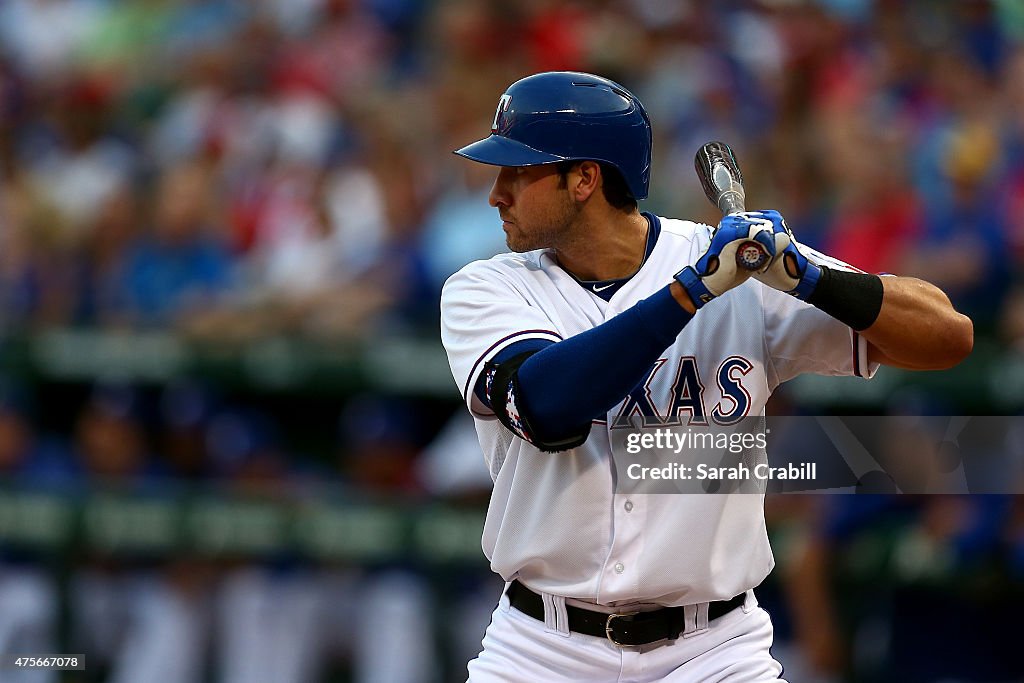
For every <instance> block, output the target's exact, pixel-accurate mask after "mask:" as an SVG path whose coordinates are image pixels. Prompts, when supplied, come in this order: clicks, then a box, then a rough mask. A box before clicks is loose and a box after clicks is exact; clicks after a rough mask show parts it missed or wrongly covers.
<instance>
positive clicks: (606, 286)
mask: <svg viewBox="0 0 1024 683" xmlns="http://www.w3.org/2000/svg"><path fill="white" fill-rule="evenodd" d="M614 286H615V283H614V282H613V283H611V284H609V285H605V286H604V287H598V286H597V285H594V286H593V287H592V289H593V290H594V291H595V292H603V291H604V290H606V289H608V288H609V287H614Z"/></svg>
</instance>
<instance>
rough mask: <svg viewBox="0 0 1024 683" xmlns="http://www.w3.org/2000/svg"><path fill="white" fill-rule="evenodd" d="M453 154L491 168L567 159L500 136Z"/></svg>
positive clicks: (484, 140) (468, 146)
mask: <svg viewBox="0 0 1024 683" xmlns="http://www.w3.org/2000/svg"><path fill="white" fill-rule="evenodd" d="M454 154H458V155H459V156H460V157H465V158H467V159H470V160H472V161H478V162H480V163H481V164H490V165H492V166H539V165H541V164H553V163H555V162H556V161H565V160H566V159H567V157H562V156H558V155H557V154H548V153H547V152H540V151H538V150H536V149H534V148H533V147H530V146H528V145H524V144H523V143H521V142H517V141H515V140H510V139H508V138H506V137H502V136H500V135H491V136H489V137H486V138H484V139H483V140H478V141H476V142H474V143H472V144H469V145H466V146H465V147H463V148H461V149H457V150H455V151H454Z"/></svg>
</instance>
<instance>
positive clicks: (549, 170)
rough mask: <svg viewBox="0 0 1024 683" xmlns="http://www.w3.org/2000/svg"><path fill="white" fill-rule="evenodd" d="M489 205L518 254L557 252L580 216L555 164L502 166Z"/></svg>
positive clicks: (492, 189) (506, 239)
mask: <svg viewBox="0 0 1024 683" xmlns="http://www.w3.org/2000/svg"><path fill="white" fill-rule="evenodd" d="M489 201H490V204H491V206H493V207H495V208H497V209H498V214H499V215H500V216H501V221H502V223H501V227H502V229H503V230H504V231H505V243H506V244H508V248H509V249H511V250H512V251H515V252H523V251H530V250H533V249H543V248H547V247H552V248H558V246H559V245H560V244H561V243H562V241H564V240H565V239H566V237H567V234H568V233H569V231H570V230H571V227H572V225H573V222H574V221H575V220H576V217H577V215H578V213H579V207H578V206H577V205H576V203H575V202H574V201H573V200H572V198H571V197H570V196H569V191H568V189H566V187H565V185H564V184H562V183H561V182H560V177H559V175H558V171H557V169H556V168H555V165H554V164H546V165H543V166H502V168H501V171H500V172H499V173H498V177H497V178H496V179H495V181H494V186H493V187H492V188H491V195H490V198H489Z"/></svg>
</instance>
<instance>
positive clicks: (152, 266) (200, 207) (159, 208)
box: [105, 164, 230, 327]
mask: <svg viewBox="0 0 1024 683" xmlns="http://www.w3.org/2000/svg"><path fill="white" fill-rule="evenodd" d="M215 191H216V185H215V184H214V179H213V177H211V174H210V173H209V171H208V170H207V169H205V168H203V167H202V166H200V165H198V164H193V165H188V166H176V167H172V168H170V169H168V170H167V171H166V172H165V173H164V174H163V175H162V176H161V178H160V181H159V183H158V184H157V188H156V197H155V198H154V201H155V207H154V212H153V226H152V230H151V232H149V233H147V234H144V235H142V236H141V237H140V238H139V239H138V240H136V242H135V243H134V244H133V245H132V246H131V248H130V249H129V251H128V253H127V256H126V259H125V264H124V270H123V273H122V275H121V279H120V281H119V282H118V288H117V293H116V295H117V296H119V299H118V300H117V301H116V303H115V304H114V306H113V307H112V310H110V311H107V312H105V314H106V315H105V317H106V318H108V319H111V320H112V321H115V322H117V321H121V320H123V321H125V322H127V323H129V324H134V325H139V326H151V325H161V326H172V327H173V326H174V325H176V324H178V323H181V322H182V321H183V320H184V319H186V318H187V316H188V315H189V314H190V313H191V312H193V311H197V310H202V308H203V307H204V306H207V305H209V304H210V303H211V302H212V301H215V300H216V297H217V295H218V294H219V293H221V292H222V291H223V290H224V289H225V288H226V287H227V285H228V278H229V275H230V254H229V251H228V245H227V242H226V235H225V234H224V233H225V229H224V223H223V215H222V213H221V212H220V207H219V206H218V199H217V195H216V192H215Z"/></svg>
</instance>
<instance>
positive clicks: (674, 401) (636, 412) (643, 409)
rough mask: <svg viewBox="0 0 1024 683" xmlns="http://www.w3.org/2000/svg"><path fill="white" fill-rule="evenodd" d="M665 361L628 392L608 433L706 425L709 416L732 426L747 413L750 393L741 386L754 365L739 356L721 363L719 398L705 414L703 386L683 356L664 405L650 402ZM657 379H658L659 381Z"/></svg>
mask: <svg viewBox="0 0 1024 683" xmlns="http://www.w3.org/2000/svg"><path fill="white" fill-rule="evenodd" d="M666 365H668V360H667V359H665V358H661V359H659V360H658V361H656V362H655V364H654V366H653V367H652V368H651V372H650V374H648V376H647V380H646V381H645V382H644V383H643V384H640V385H637V387H636V388H635V389H634V390H633V391H632V392H630V394H629V396H627V397H626V399H625V401H624V402H623V404H622V406H621V407H620V408H619V411H618V413H617V414H616V415H615V418H614V419H613V420H612V423H611V429H636V428H640V427H670V426H678V425H683V426H685V425H700V426H705V425H707V424H708V416H709V415H710V418H711V419H712V420H713V421H714V422H715V424H719V425H732V424H736V423H737V422H739V421H740V420H741V419H743V418H744V417H746V416H747V415H748V414H749V413H750V404H751V398H750V392H748V391H747V390H746V389H745V388H744V387H743V384H742V381H743V378H744V377H745V376H746V375H747V374H748V373H749V372H750V371H751V370H752V369H753V368H754V364H753V363H751V362H750V361H749V360H747V359H746V358H743V357H741V356H730V357H728V358H726V359H725V360H724V361H722V362H721V363H720V364H719V366H718V370H717V372H716V373H715V376H716V379H717V382H718V388H719V390H720V391H721V394H722V398H721V400H719V401H718V402H717V403H716V404H715V405H714V407H712V408H711V410H710V411H708V410H707V409H706V407H705V405H704V398H705V396H704V394H705V391H704V383H703V382H702V381H701V377H700V368H699V366H698V364H697V359H696V358H695V357H693V356H682V357H681V358H679V360H678V363H677V364H676V370H675V381H674V382H673V383H672V388H671V390H670V391H669V400H668V402H667V404H665V405H662V406H659V405H657V404H656V401H655V399H654V398H653V393H654V392H653V390H652V384H653V382H654V381H655V379H656V378H659V377H658V375H659V373H661V372H662V371H663V370H664V368H665V366H666ZM659 379H660V378H659Z"/></svg>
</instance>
